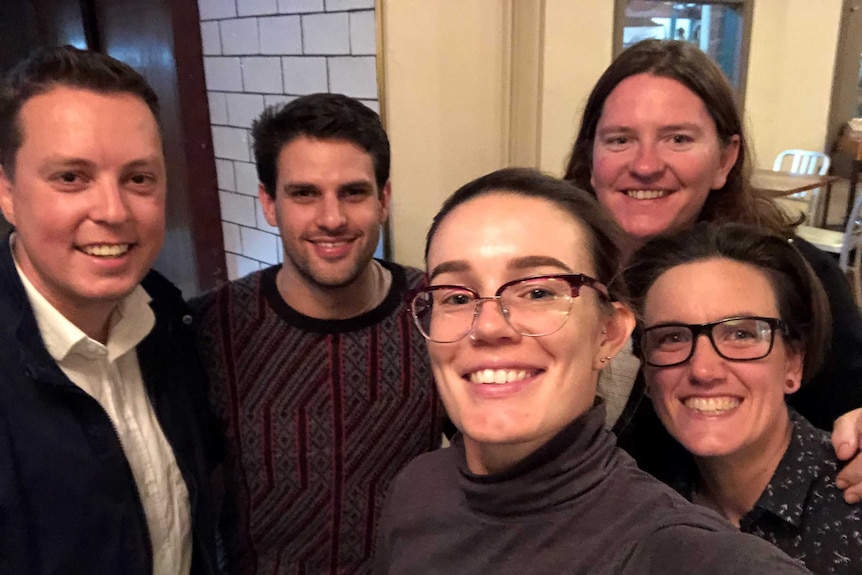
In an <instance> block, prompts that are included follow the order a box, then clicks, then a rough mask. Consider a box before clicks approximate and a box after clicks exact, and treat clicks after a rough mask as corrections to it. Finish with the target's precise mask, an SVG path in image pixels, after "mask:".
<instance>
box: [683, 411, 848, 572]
mask: <svg viewBox="0 0 862 575" xmlns="http://www.w3.org/2000/svg"><path fill="white" fill-rule="evenodd" d="M789 411H790V420H791V422H792V423H793V435H792V436H791V438H790V445H789V446H788V448H787V451H786V452H785V454H784V457H782V458H781V462H780V463H779V464H778V469H776V470H775V475H773V476H772V480H771V481H770V482H769V485H767V486H766V489H765V490H764V491H763V493H762V494H761V495H760V499H758V500H757V503H756V504H755V505H754V508H753V509H752V510H751V511H749V512H748V513H747V514H746V515H745V516H744V517H743V518H742V519H741V520H740V522H739V525H740V529H741V530H742V531H744V532H746V533H751V534H753V535H757V536H758V537H760V538H762V539H765V540H767V541H769V542H771V543H772V544H774V545H776V546H777V547H779V548H780V549H781V550H782V551H784V552H785V553H787V554H788V555H790V556H791V557H793V558H794V559H799V560H801V561H802V562H803V563H805V566H806V567H808V569H809V570H810V571H811V572H812V573H815V574H816V575H832V574H836V575H837V574H841V575H862V503H856V504H853V505H849V504H847V503H845V502H844V499H843V497H842V493H841V490H839V489H838V488H837V487H836V486H835V476H836V475H838V471H839V470H840V467H839V463H838V461H837V460H836V459H835V451H834V450H833V449H832V443H831V442H830V440H829V435H828V434H827V433H826V432H825V431H822V430H820V429H817V428H816V427H814V426H813V425H811V423H809V422H808V420H807V419H805V418H804V417H802V416H801V415H799V414H798V413H797V412H796V411H794V410H793V408H789ZM689 469H690V470H691V472H692V474H690V475H689V476H688V477H687V479H688V480H687V481H682V482H680V483H678V484H677V485H675V486H674V487H676V488H677V490H678V491H680V492H681V493H682V494H683V495H685V496H686V497H688V498H689V499H691V495H692V488H693V487H694V485H695V481H696V475H695V474H696V473H697V469H696V468H695V467H694V465H691V467H690V468H689Z"/></svg>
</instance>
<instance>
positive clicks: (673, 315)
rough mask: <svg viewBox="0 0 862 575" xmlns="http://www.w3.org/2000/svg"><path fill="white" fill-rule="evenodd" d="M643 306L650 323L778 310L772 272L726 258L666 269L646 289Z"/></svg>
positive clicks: (717, 317)
mask: <svg viewBox="0 0 862 575" xmlns="http://www.w3.org/2000/svg"><path fill="white" fill-rule="evenodd" d="M644 308H645V309H644V315H645V316H646V317H647V318H648V321H649V322H654V321H661V320H670V319H675V320H679V321H691V322H705V321H713V320H716V319H721V318H722V317H728V316H731V315H738V314H755V315H764V316H775V315H777V313H778V306H777V303H776V297H775V290H774V288H773V285H772V281H771V280H770V277H769V275H768V274H767V273H766V272H765V271H763V270H761V269H759V268H757V267H755V266H753V265H750V264H746V263H742V262H739V261H736V260H731V259H727V258H711V259H707V260H701V261H696V262H691V263H687V264H682V265H679V266H676V267H674V268H671V269H669V270H668V271H666V272H664V273H663V274H661V275H660V276H659V277H658V279H657V280H656V281H655V283H653V285H652V286H651V287H650V289H649V290H648V291H647V294H646V299H645V302H644Z"/></svg>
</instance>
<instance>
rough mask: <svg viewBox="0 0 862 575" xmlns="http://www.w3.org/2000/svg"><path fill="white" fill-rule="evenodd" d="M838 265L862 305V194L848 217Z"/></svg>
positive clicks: (859, 305)
mask: <svg viewBox="0 0 862 575" xmlns="http://www.w3.org/2000/svg"><path fill="white" fill-rule="evenodd" d="M838 266H839V267H840V268H841V270H842V271H843V272H844V274H845V275H846V276H847V279H849V280H850V287H851V289H852V290H853V297H854V299H855V300H856V305H857V306H858V307H862V195H860V196H859V197H858V198H856V202H855V203H854V204H853V209H852V210H850V216H849V217H848V218H847V227H846V228H844V240H843V241H842V242H841V252H840V253H839V255H838Z"/></svg>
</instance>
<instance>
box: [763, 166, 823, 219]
mask: <svg viewBox="0 0 862 575" xmlns="http://www.w3.org/2000/svg"><path fill="white" fill-rule="evenodd" d="M831 164H832V160H830V159H829V156H827V155H826V154H824V153H821V152H812V151H810V150H784V151H783V152H781V153H780V154H778V156H777V157H776V158H775V162H774V163H773V165H772V169H773V170H774V171H776V172H788V173H791V174H818V175H820V176H825V175H826V174H827V173H829V167H830V166H831ZM790 199H793V200H796V201H801V202H804V203H806V204H808V208H807V210H806V215H805V221H806V222H808V223H812V222H817V221H819V220H818V216H819V215H820V214H819V212H820V210H821V209H826V207H825V206H824V207H822V208H821V206H820V204H821V202H820V188H816V189H814V190H809V191H807V192H800V193H798V194H793V195H792V196H790Z"/></svg>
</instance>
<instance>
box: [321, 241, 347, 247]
mask: <svg viewBox="0 0 862 575" xmlns="http://www.w3.org/2000/svg"><path fill="white" fill-rule="evenodd" d="M346 243H347V242H317V245H319V246H321V247H324V248H334V247H337V246H343V245H344V244H346Z"/></svg>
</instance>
